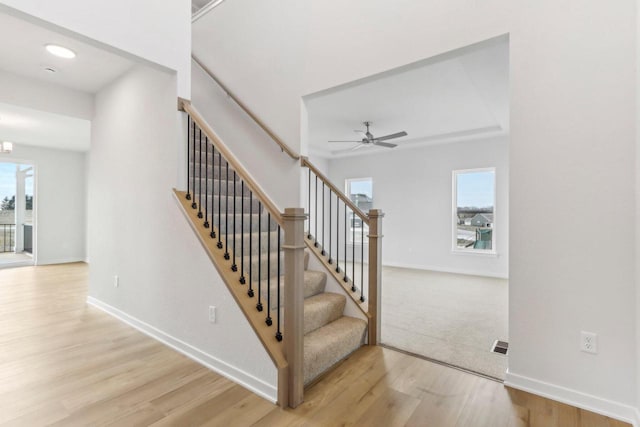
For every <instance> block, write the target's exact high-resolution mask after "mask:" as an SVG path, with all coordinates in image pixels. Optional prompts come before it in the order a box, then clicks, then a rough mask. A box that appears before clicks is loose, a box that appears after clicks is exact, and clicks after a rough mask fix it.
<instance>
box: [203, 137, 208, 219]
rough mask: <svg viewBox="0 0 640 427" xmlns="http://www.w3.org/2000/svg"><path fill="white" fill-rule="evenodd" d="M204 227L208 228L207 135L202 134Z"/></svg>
mask: <svg viewBox="0 0 640 427" xmlns="http://www.w3.org/2000/svg"><path fill="white" fill-rule="evenodd" d="M204 152H205V157H204V228H209V137H208V136H206V135H205V136H204Z"/></svg>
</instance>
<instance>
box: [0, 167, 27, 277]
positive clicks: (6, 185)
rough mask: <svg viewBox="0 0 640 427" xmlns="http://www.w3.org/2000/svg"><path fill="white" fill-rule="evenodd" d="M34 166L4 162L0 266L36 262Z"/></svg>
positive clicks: (0, 196)
mask: <svg viewBox="0 0 640 427" xmlns="http://www.w3.org/2000/svg"><path fill="white" fill-rule="evenodd" d="M34 173H35V171H34V166H33V165H31V164H28V163H10V162H0V268H6V267H20V266H25V265H33V264H34V255H35V246H36V245H35V232H36V231H35V224H36V221H35V181H34Z"/></svg>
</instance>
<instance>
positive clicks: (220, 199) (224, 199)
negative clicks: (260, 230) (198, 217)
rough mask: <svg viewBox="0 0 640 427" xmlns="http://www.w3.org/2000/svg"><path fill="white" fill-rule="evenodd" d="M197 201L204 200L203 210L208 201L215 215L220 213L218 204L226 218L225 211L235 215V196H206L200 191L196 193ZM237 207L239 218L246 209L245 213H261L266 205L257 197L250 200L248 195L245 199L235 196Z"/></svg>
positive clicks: (210, 209) (209, 207)
mask: <svg viewBox="0 0 640 427" xmlns="http://www.w3.org/2000/svg"><path fill="white" fill-rule="evenodd" d="M193 200H195V201H196V203H200V201H202V207H201V210H203V211H204V210H205V202H207V203H208V204H209V206H208V209H209V211H210V213H211V212H213V213H214V215H216V216H217V215H218V206H219V207H220V213H221V215H222V217H223V218H224V216H225V212H227V215H229V216H230V217H231V216H233V205H234V203H233V200H234V197H233V196H226V195H223V196H211V195H209V197H205V194H204V193H203V194H202V197H200V193H196V194H195V198H194V199H193ZM235 208H236V211H235V212H236V216H237V217H238V220H239V218H240V215H241V214H242V212H243V209H244V213H245V214H260V213H262V212H264V207H263V206H262V205H261V204H260V202H258V201H257V200H256V199H253V200H249V198H248V197H245V198H244V199H243V198H242V197H239V196H238V197H235ZM264 223H265V224H266V219H265V220H264Z"/></svg>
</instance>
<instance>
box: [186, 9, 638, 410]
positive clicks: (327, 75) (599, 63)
mask: <svg viewBox="0 0 640 427" xmlns="http://www.w3.org/2000/svg"><path fill="white" fill-rule="evenodd" d="M298 3H304V5H298ZM577 10H579V13H577V12H576V11H577ZM363 11H366V13H363ZM380 28H384V31H380ZM635 32H636V10H635V2H634V1H632V0H624V1H620V2H615V3H611V2H604V1H596V2H586V3H585V2H581V1H578V0H566V1H565V2H562V4H561V5H559V4H558V2H554V1H550V0H544V1H540V2H522V1H518V2H513V1H509V0H489V1H484V2H471V1H468V0H453V1H444V0H438V1H436V0H433V1H428V2H416V1H411V0H401V1H397V2H388V1H386V0H353V1H350V2H344V1H340V0H327V1H323V2H309V3H307V2H296V1H294V0H289V1H283V2H277V3H274V2H261V1H258V0H234V1H233V2H224V3H223V4H222V5H220V6H219V7H217V8H216V9H215V10H214V12H213V13H211V14H209V15H206V16H204V17H203V18H201V19H200V20H199V21H197V22H196V23H195V24H194V37H195V40H194V50H195V52H196V53H197V54H198V55H199V56H200V58H201V59H202V60H203V61H204V62H205V63H206V64H207V65H208V66H209V67H210V68H212V69H213V70H214V71H215V72H216V73H217V74H219V76H220V78H221V79H222V80H223V81H224V82H226V83H227V84H228V86H229V87H230V89H231V90H233V91H234V92H236V93H238V95H239V96H240V98H241V99H242V100H243V101H244V102H246V103H247V104H248V105H249V106H250V107H251V108H252V109H254V111H255V112H256V113H257V115H258V116H259V117H261V118H263V119H264V120H265V121H266V123H268V124H269V125H270V126H271V127H272V128H274V129H275V130H276V132H278V133H279V134H281V135H283V137H284V138H285V140H286V141H287V142H288V143H289V144H290V145H291V146H293V147H294V148H297V147H299V144H298V143H297V142H296V141H298V140H300V139H301V138H300V135H299V132H300V129H301V128H302V126H301V120H300V99H301V97H302V96H305V95H308V94H311V93H315V92H317V91H320V90H324V89H327V88H330V87H333V86H336V85H340V84H344V83H347V82H350V81H353V80H355V79H358V78H362V77H365V76H370V75H372V74H375V73H379V72H382V71H386V70H389V69H393V68H396V67H398V66H401V65H406V64H409V63H412V62H415V61H418V60H421V59H424V58H429V57H432V56H434V55H437V54H439V53H443V52H447V51H450V50H452V49H456V48H460V47H463V46H466V45H469V44H472V43H476V42H479V41H482V40H486V39H489V38H492V37H495V36H498V35H501V34H506V33H509V34H510V79H511V92H510V93H511V99H510V105H511V123H510V128H511V139H510V148H509V156H510V202H509V203H510V209H509V212H510V262H509V276H510V313H511V318H510V324H509V330H510V336H511V345H510V358H509V376H508V379H509V383H510V384H512V385H515V386H518V387H521V388H529V389H531V390H535V391H537V392H539V393H543V392H544V393H546V394H548V395H551V396H554V397H555V398H558V399H562V400H564V401H567V402H573V403H575V404H578V405H581V406H585V407H586V406H588V407H591V408H592V409H596V410H598V411H601V412H613V413H615V414H616V415H617V416H621V417H622V416H624V417H629V416H631V415H630V413H632V412H633V408H632V406H630V405H633V406H635V405H637V403H638V401H637V390H636V388H637V386H638V384H636V380H635V378H636V370H637V369H636V360H637V358H638V355H637V351H638V346H637V345H636V339H637V337H636V331H635V324H636V311H637V309H638V307H637V306H636V298H635V294H636V284H635V266H634V262H635V261H636V259H635V239H634V235H635V227H636V221H635V217H634V211H635V202H634V200H635V199H634V198H635V188H634V187H635V170H634V169H635V160H634V159H635V116H634V111H635V110H634V108H635V96H636V94H635V91H634V84H635V82H636V78H635V75H634V70H635V64H636V54H637V52H636V48H635V40H636V34H635ZM285 35H286V37H285ZM594 227H595V228H594ZM541 230H542V231H541ZM594 231H596V233H595V235H594ZM387 238H388V237H387ZM581 330H586V331H593V332H596V333H597V334H598V336H599V346H600V351H599V354H597V355H595V356H594V355H589V354H585V353H581V352H580V351H579V346H578V343H579V334H580V331H581ZM585 373H588V375H585Z"/></svg>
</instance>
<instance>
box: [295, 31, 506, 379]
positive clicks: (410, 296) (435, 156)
mask: <svg viewBox="0 0 640 427" xmlns="http://www.w3.org/2000/svg"><path fill="white" fill-rule="evenodd" d="M304 109H305V111H306V113H307V117H306V128H307V129H306V134H305V135H304V136H303V141H306V144H307V147H306V148H307V151H308V157H309V159H310V161H311V162H312V163H313V164H314V165H315V166H317V167H318V169H320V170H321V172H323V173H324V174H325V175H326V176H327V177H328V178H329V180H330V181H331V182H332V183H333V184H334V185H335V186H336V187H338V188H340V187H343V186H344V187H343V188H345V190H346V195H347V197H349V198H350V199H351V201H352V202H353V203H354V204H356V205H357V206H360V205H361V204H362V205H363V206H366V209H370V208H374V209H380V210H382V212H383V213H384V219H383V220H382V223H383V225H382V228H383V230H384V232H383V233H382V234H383V236H384V239H383V241H382V285H381V298H380V299H381V309H380V310H381V319H380V330H381V343H382V344H383V345H386V346H388V347H392V348H395V349H399V350H402V351H405V352H408V353H412V354H414V355H418V356H420V357H423V358H427V359H429V360H433V361H437V362H441V363H444V364H448V365H451V366H455V367H458V368H461V369H463V370H467V371H471V372H474V373H477V374H480V375H483V376H486V377H491V378H494V379H497V380H503V379H504V378H505V374H506V370H507V365H508V356H509V354H508V342H509V331H508V306H509V304H508V302H509V296H508V295H509V271H508V267H509V210H508V208H509V181H508V179H509V150H508V149H509V37H508V36H507V35H504V36H500V37H497V38H494V39H490V40H486V41H483V42H481V43H478V44H475V45H472V46H467V47H464V48H461V49H458V50H455V51H451V52H447V53H445V54H443V55H439V56H437V57H432V58H428V59H425V60H423V61H419V62H416V63H413V64H409V65H407V66H404V67H400V68H397V69H395V70H389V71H385V72H383V73H381V74H378V75H373V76H369V77H366V78H364V79H361V80H358V81H355V82H350V83H347V84H344V85H342V86H340V87H334V88H330V89H327V90H325V91H322V92H319V93H316V94H312V95H308V96H307V97H305V105H304ZM361 123H365V125H366V126H367V132H364V131H363V130H362V129H359V128H358V127H359V126H358V125H359V124H361ZM370 126H372V127H371V129H373V131H372V134H371V135H369V129H370ZM363 135H364V136H363ZM376 135H383V136H382V137H381V138H375V136H376ZM389 140H392V143H389ZM376 141H377V142H381V141H382V142H385V144H375V142H376ZM365 184H366V187H363V186H364V185H365ZM303 188H306V187H304V186H303ZM309 188H311V187H309ZM345 222H347V221H346V219H345ZM353 230H356V232H355V233H353ZM350 231H351V233H352V237H349V236H347V238H346V239H345V240H346V242H345V243H347V244H348V245H350V244H363V245H364V251H363V252H364V253H367V252H368V246H367V244H368V242H367V240H365V239H366V232H365V231H366V230H364V229H363V228H362V226H361V225H360V222H359V221H358V220H357V219H355V218H354V219H353V220H352V229H351V230H350ZM358 235H360V236H362V237H361V240H357V238H358V237H359V236H358ZM345 249H348V248H345ZM352 259H353V257H352ZM358 259H362V260H363V261H362V263H363V264H364V263H366V260H365V258H364V257H361V258H355V261H354V262H355V263H357V261H358ZM359 267H360V271H363V272H364V273H366V272H367V271H368V269H367V268H366V265H365V268H362V267H361V266H360V265H356V267H355V268H353V271H356V272H357V271H358V270H359ZM347 268H352V264H348V265H347ZM364 273H363V274H362V275H364ZM366 281H367V280H366V277H365V280H363V282H366ZM497 344H499V345H497ZM496 349H497V350H496Z"/></svg>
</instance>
